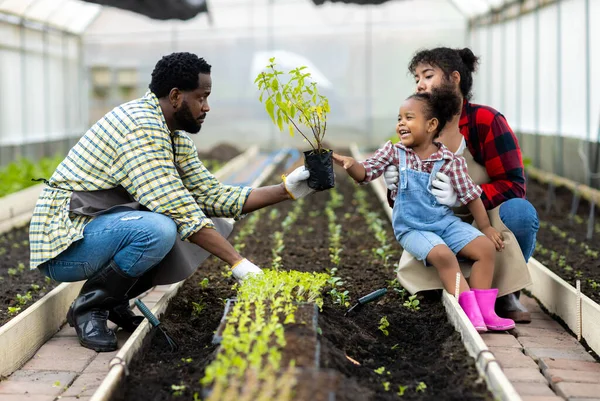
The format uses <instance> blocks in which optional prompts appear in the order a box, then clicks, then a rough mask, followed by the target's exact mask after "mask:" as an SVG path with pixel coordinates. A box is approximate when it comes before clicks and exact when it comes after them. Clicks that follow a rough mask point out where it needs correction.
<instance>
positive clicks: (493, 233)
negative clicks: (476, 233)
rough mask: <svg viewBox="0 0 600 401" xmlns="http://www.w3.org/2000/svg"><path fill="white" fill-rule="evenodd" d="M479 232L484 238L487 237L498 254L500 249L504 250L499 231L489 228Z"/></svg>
mask: <svg viewBox="0 0 600 401" xmlns="http://www.w3.org/2000/svg"><path fill="white" fill-rule="evenodd" d="M481 232H482V233H484V234H485V236H486V237H488V238H489V239H490V240H491V241H492V243H493V244H494V246H495V247H496V251H498V252H500V251H502V249H503V248H504V240H503V238H502V233H501V232H500V231H498V230H496V229H495V228H494V227H492V226H489V227H487V228H484V229H483V230H481Z"/></svg>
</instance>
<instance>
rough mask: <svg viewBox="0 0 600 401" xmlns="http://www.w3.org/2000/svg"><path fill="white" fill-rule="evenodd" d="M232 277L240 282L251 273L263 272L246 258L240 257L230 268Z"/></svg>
mask: <svg viewBox="0 0 600 401" xmlns="http://www.w3.org/2000/svg"><path fill="white" fill-rule="evenodd" d="M231 273H232V275H233V277H234V278H235V279H236V280H237V281H238V282H239V283H240V284H241V283H242V282H243V281H244V280H245V279H247V278H248V277H250V276H251V275H253V274H263V271H262V270H261V269H260V267H258V266H256V265H255V264H254V263H252V262H250V261H249V260H248V259H242V260H240V261H239V262H237V263H236V264H234V265H233V266H232V268H231Z"/></svg>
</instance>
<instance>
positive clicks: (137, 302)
mask: <svg viewBox="0 0 600 401" xmlns="http://www.w3.org/2000/svg"><path fill="white" fill-rule="evenodd" d="M135 305H136V306H137V307H138V309H139V310H140V312H142V315H144V317H145V318H146V319H148V321H149V322H150V324H151V325H152V327H157V328H158V329H159V330H160V331H161V333H162V334H163V335H164V336H165V339H166V340H167V343H168V344H169V346H170V347H171V351H177V349H178V348H179V346H178V345H177V343H176V342H175V340H173V339H172V338H171V336H169V334H167V332H166V331H165V329H163V327H162V326H161V324H160V321H159V320H158V319H157V318H156V316H154V314H153V313H152V312H151V311H150V309H148V307H147V306H146V304H144V303H143V302H142V301H141V300H140V299H136V300H135Z"/></svg>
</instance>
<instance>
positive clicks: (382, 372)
mask: <svg viewBox="0 0 600 401" xmlns="http://www.w3.org/2000/svg"><path fill="white" fill-rule="evenodd" d="M373 372H375V373H377V374H378V375H382V374H384V373H385V366H382V367H380V368H377V369H374V370H373Z"/></svg>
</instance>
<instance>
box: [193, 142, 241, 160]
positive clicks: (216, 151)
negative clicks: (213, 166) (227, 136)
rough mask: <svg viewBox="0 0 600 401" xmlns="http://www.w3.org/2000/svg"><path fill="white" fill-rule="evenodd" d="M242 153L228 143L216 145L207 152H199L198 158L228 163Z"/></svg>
mask: <svg viewBox="0 0 600 401" xmlns="http://www.w3.org/2000/svg"><path fill="white" fill-rule="evenodd" d="M240 153H242V152H241V151H239V150H238V149H237V148H236V147H235V146H233V145H230V144H227V143H221V144H218V145H215V146H214V147H213V148H212V149H210V150H208V151H206V152H203V151H198V156H199V157H200V160H202V161H204V160H208V159H210V160H215V161H218V162H227V161H229V160H231V159H233V158H234V157H236V156H237V155H239V154H240Z"/></svg>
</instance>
